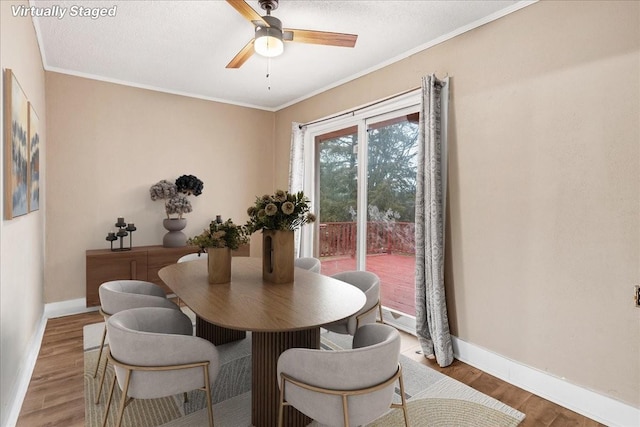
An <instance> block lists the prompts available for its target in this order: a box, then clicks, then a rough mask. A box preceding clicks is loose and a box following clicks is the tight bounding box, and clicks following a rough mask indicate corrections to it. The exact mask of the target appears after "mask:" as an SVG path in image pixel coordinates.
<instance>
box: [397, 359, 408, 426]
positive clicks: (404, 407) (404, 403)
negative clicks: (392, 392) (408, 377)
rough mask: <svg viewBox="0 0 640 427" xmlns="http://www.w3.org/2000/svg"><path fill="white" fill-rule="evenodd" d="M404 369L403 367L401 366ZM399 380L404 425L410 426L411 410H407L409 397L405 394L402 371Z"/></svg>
mask: <svg viewBox="0 0 640 427" xmlns="http://www.w3.org/2000/svg"><path fill="white" fill-rule="evenodd" d="M399 369H402V368H399ZM398 382H399V383H400V400H401V401H402V413H403V415H404V425H405V427H409V411H408V410H407V399H406V398H405V394H404V380H403V379H402V371H401V372H400V376H399V377H398Z"/></svg>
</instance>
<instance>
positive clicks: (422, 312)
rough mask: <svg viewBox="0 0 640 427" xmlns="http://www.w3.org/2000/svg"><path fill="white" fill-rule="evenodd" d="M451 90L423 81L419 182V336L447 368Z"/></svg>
mask: <svg viewBox="0 0 640 427" xmlns="http://www.w3.org/2000/svg"><path fill="white" fill-rule="evenodd" d="M448 88H449V79H448V78H446V79H445V80H438V79H437V78H436V77H435V75H430V76H426V77H423V78H422V105H421V109H420V125H419V126H420V136H419V140H418V177H417V183H416V332H417V335H418V341H419V342H420V345H421V347H422V351H423V353H424V355H425V356H426V357H427V358H433V357H434V356H435V358H436V360H437V362H438V365H440V366H442V367H444V366H448V365H450V364H451V362H453V346H452V345H451V335H450V333H449V320H448V317H447V305H446V300H445V294H444V230H445V212H446V205H445V202H446V193H447V132H446V130H447V115H448V98H449V89H448Z"/></svg>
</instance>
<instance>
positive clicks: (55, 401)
mask: <svg viewBox="0 0 640 427" xmlns="http://www.w3.org/2000/svg"><path fill="white" fill-rule="evenodd" d="M101 321H102V317H101V316H100V315H99V314H98V313H97V312H92V313H85V314H78V315H73V316H67V317H61V318H56V319H49V321H48V322H47V327H46V330H45V333H44V338H43V341H42V346H41V349H40V354H39V355H38V360H37V362H36V366H35V369H34V372H33V377H32V378H31V382H30V383H29V388H28V390H27V395H26V397H25V400H24V403H23V405H22V410H21V411H20V416H19V418H18V423H17V426H19V427H21V426H23V427H40V426H56V427H57V426H64V427H75V426H77V427H82V426H84V391H83V390H84V384H83V349H82V327H83V326H84V325H88V324H91V323H98V322H101ZM418 350H419V345H418V342H417V340H416V338H415V337H413V336H411V335H409V334H404V333H403V344H402V353H403V354H404V355H405V356H408V357H410V358H412V359H414V360H416V361H419V362H420V363H424V364H425V365H427V366H429V367H431V368H433V369H436V370H438V371H440V372H442V373H443V374H445V375H448V376H450V377H452V378H455V379H457V380H458V381H460V382H462V383H464V384H467V385H469V386H470V387H473V388H474V389H476V390H478V391H481V392H483V393H485V394H487V395H489V396H492V397H494V398H496V399H498V400H500V401H502V402H504V403H506V404H507V405H509V406H511V407H513V408H515V409H517V410H519V411H521V412H523V413H525V414H526V418H525V420H524V421H523V422H522V424H520V427H531V426H536V427H537V426H563V427H564V426H584V427H592V426H602V425H603V424H599V423H597V422H595V421H593V420H591V419H589V418H586V417H583V416H582V415H579V414H577V413H575V412H572V411H570V410H568V409H566V408H563V407H561V406H558V405H556V404H554V403H552V402H549V401H548V400H545V399H542V398H540V397H538V396H536V395H534V394H531V393H529V392H527V391H525V390H522V389H520V388H518V387H515V386H512V385H511V384H508V383H506V382H504V381H501V380H499V379H497V378H495V377H493V376H491V375H489V374H487V373H485V372H482V371H480V370H478V369H476V368H474V367H472V366H469V365H467V364H465V363H463V362H460V361H458V360H456V361H455V362H454V363H453V364H452V365H451V366H448V367H446V368H440V367H439V366H438V365H437V364H436V363H435V361H430V360H427V359H425V358H424V357H423V356H422V355H421V354H417V353H416V351H418ZM222 427H225V426H222Z"/></svg>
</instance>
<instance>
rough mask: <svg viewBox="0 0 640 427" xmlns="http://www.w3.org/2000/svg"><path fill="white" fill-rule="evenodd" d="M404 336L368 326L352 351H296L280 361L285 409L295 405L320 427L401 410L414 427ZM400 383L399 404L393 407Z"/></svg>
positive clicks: (387, 328)
mask: <svg viewBox="0 0 640 427" xmlns="http://www.w3.org/2000/svg"><path fill="white" fill-rule="evenodd" d="M399 358H400V334H399V333H398V331H397V330H396V329H395V328H393V327H391V326H389V325H383V324H369V325H364V326H362V327H361V328H360V329H358V330H357V331H356V333H355V335H354V337H353V348H352V349H349V350H335V351H326V350H316V349H306V348H292V349H289V350H286V351H284V352H283V353H282V354H281V355H280V357H279V358H278V371H277V372H278V386H279V387H280V408H279V413H278V425H279V426H280V427H281V426H282V425H283V413H284V408H285V406H293V407H294V408H296V409H297V410H299V411H300V412H302V413H303V414H305V415H307V416H309V417H311V418H313V419H314V420H316V421H317V422H318V423H320V424H323V425H324V424H326V425H330V426H341V425H344V426H345V427H348V426H350V425H354V426H359V425H365V424H368V423H370V422H371V421H374V420H376V419H377V418H379V417H380V416H381V415H383V414H384V413H385V412H387V411H388V410H389V408H390V407H391V408H402V411H403V414H404V423H405V426H408V425H409V421H408V413H407V402H406V399H405V393H404V383H403V381H402V368H401V366H400V363H399ZM396 383H397V384H398V386H399V390H400V402H401V403H394V391H395V388H396Z"/></svg>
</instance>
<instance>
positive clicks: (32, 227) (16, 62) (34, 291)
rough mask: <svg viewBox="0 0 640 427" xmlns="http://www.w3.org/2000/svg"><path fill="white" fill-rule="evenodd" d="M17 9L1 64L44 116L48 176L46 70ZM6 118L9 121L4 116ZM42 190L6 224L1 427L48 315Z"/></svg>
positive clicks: (1, 280)
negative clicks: (35, 204)
mask: <svg viewBox="0 0 640 427" xmlns="http://www.w3.org/2000/svg"><path fill="white" fill-rule="evenodd" d="M12 4H28V3H27V2H26V1H24V2H4V1H3V2H0V28H1V29H0V63H1V66H2V71H3V75H4V70H5V69H6V68H10V69H12V70H13V73H14V74H15V75H16V78H17V79H18V82H19V83H20V85H21V87H22V89H23V91H24V92H25V95H26V96H27V98H28V99H29V101H30V102H31V103H32V104H33V107H34V110H35V111H36V113H37V114H38V117H39V119H40V132H41V133H40V136H41V139H40V141H41V156H40V159H41V160H40V170H41V173H44V172H45V171H46V161H45V159H44V154H45V153H46V151H47V141H48V138H47V133H46V123H47V115H46V110H45V88H44V86H45V77H44V69H43V67H42V61H41V59H40V51H39V49H38V42H37V40H36V34H35V31H34V29H33V24H32V23H31V19H30V18H14V17H13V16H12V14H11V5H12ZM2 95H4V87H3V88H2ZM2 109H3V108H2ZM0 116H1V117H3V118H4V110H3V111H2V114H0ZM0 127H1V128H2V132H0V134H2V135H4V133H3V132H4V127H3V124H2V125H0ZM3 139H4V138H3ZM3 160H4V159H3ZM0 164H2V165H3V164H4V162H0ZM0 167H3V166H0ZM41 185H42V187H41V190H42V191H41V192H40V206H41V208H40V210H39V211H36V212H32V213H30V214H28V215H23V216H20V217H17V218H14V219H13V220H11V221H5V220H2V221H1V222H0V224H1V225H0V241H1V245H0V339H1V342H0V384H1V388H0V404H1V407H0V414H1V415H0V425H5V422H6V420H7V417H8V416H9V409H8V408H9V406H10V405H12V402H13V399H15V397H16V393H17V389H16V388H17V387H18V380H19V378H20V375H21V374H23V373H25V371H26V368H28V367H27V366H25V364H26V363H27V357H26V356H27V354H28V352H29V350H30V344H32V340H34V339H35V335H36V330H37V328H38V325H39V320H40V318H41V316H42V312H43V309H44V304H43V265H44V214H45V208H44V198H45V190H46V183H44V182H42V183H41ZM0 211H1V210H0Z"/></svg>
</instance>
